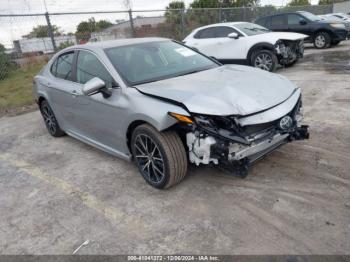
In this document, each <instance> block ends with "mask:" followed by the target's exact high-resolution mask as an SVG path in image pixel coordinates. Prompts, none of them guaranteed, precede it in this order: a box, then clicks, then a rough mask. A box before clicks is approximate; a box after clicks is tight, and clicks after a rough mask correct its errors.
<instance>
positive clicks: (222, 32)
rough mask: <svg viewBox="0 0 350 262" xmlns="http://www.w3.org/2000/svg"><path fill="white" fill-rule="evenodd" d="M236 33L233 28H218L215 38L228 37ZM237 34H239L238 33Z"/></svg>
mask: <svg viewBox="0 0 350 262" xmlns="http://www.w3.org/2000/svg"><path fill="white" fill-rule="evenodd" d="M233 32H236V31H235V30H234V29H233V28H231V27H227V26H218V27H217V28H216V34H215V37H227V36H228V34H231V33H233ZM236 33H237V32H236Z"/></svg>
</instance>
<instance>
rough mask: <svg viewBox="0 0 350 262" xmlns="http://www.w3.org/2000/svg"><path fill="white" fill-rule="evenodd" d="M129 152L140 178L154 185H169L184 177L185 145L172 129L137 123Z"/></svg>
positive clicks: (159, 186) (160, 187) (185, 167)
mask: <svg viewBox="0 0 350 262" xmlns="http://www.w3.org/2000/svg"><path fill="white" fill-rule="evenodd" d="M131 151H132V154H133V157H134V160H135V162H136V165H137V167H138V169H139V171H140V173H141V175H142V177H143V178H144V179H145V180H146V182H147V183H148V184H150V185H151V186H153V187H155V188H158V189H163V188H169V187H171V186H174V185H176V184H178V183H179V182H180V181H181V180H182V179H183V178H184V177H185V176H186V173H187V156H186V151H185V147H184V145H183V143H182V141H181V139H180V137H179V135H178V134H177V133H176V132H174V131H165V132H158V131H157V130H156V129H155V128H153V127H152V126H150V125H148V124H143V125H140V126H138V127H137V128H136V129H135V130H134V132H133V134H132V138H131Z"/></svg>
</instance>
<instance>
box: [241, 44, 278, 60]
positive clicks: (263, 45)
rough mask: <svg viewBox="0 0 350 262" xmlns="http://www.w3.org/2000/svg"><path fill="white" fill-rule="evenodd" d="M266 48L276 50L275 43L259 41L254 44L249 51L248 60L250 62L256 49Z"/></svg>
mask: <svg viewBox="0 0 350 262" xmlns="http://www.w3.org/2000/svg"><path fill="white" fill-rule="evenodd" d="M264 49H266V50H270V51H272V52H275V47H274V45H273V44H271V43H268V42H262V43H257V44H255V45H253V46H252V47H251V48H250V49H249V51H248V54H247V60H248V61H249V63H250V61H251V57H252V55H253V53H254V52H255V51H259V50H264Z"/></svg>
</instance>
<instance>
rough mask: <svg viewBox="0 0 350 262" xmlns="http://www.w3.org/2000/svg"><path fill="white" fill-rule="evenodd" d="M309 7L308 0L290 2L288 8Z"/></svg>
mask: <svg viewBox="0 0 350 262" xmlns="http://www.w3.org/2000/svg"><path fill="white" fill-rule="evenodd" d="M306 5H311V4H310V1H309V0H292V1H290V2H289V4H288V6H306Z"/></svg>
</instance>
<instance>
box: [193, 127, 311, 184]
mask: <svg viewBox="0 0 350 262" xmlns="http://www.w3.org/2000/svg"><path fill="white" fill-rule="evenodd" d="M308 138H309V130H308V126H306V125H302V126H299V127H294V128H293V130H291V131H289V132H272V133H270V134H269V135H265V136H264V137H261V138H259V139H257V140H255V141H252V142H251V143H250V144H241V143H235V142H228V141H227V140H226V139H224V138H220V137H214V136H210V135H203V134H198V133H197V134H195V133H187V135H186V140H187V146H188V148H189V159H190V162H192V163H195V164H196V165H199V164H210V163H213V164H216V165H219V166H220V167H223V168H225V169H226V170H229V171H230V172H231V173H234V174H236V175H239V176H241V177H245V176H246V175H247V174H248V168H249V166H250V165H251V164H252V163H253V162H255V161H257V160H259V159H261V158H262V157H264V156H266V155H267V154H269V153H270V152H272V151H274V150H275V149H277V148H278V147H280V146H281V145H283V144H286V143H288V142H291V141H293V140H302V139H308Z"/></svg>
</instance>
